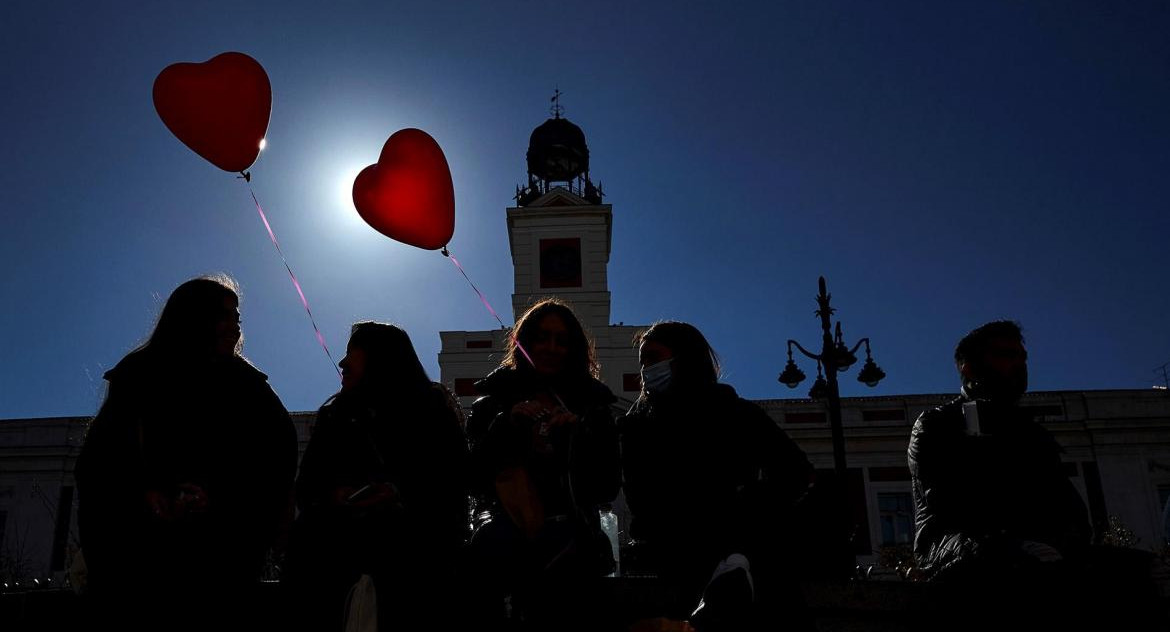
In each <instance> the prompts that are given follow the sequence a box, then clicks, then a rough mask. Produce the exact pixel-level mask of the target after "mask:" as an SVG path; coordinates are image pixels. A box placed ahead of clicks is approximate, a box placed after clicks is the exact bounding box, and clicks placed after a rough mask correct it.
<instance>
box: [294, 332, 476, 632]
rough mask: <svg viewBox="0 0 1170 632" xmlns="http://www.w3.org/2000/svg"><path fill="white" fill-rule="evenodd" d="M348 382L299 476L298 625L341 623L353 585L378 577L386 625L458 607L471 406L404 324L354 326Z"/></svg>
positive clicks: (381, 623) (330, 405)
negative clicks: (454, 596) (431, 366)
mask: <svg viewBox="0 0 1170 632" xmlns="http://www.w3.org/2000/svg"><path fill="white" fill-rule="evenodd" d="M339 366H340V367H341V369H342V382H341V391H340V392H339V393H337V394H336V395H334V396H333V397H331V398H330V399H329V400H328V401H327V402H325V404H324V405H323V406H322V407H321V410H320V411H319V412H318V414H317V424H316V426H315V428H314V430H313V434H312V438H311V439H310V440H309V445H308V447H307V448H306V449H305V455H304V458H303V459H302V461H301V470H300V475H299V476H298V477H297V506H298V507H299V508H300V510H301V514H300V516H299V517H298V520H297V523H296V527H295V529H294V537H293V542H292V545H291V550H290V553H289V560H288V573H287V575H286V579H287V582H288V584H290V587H291V591H290V593H291V594H292V595H293V596H294V597H295V599H294V601H293V603H292V609H293V611H294V614H295V623H294V626H293V627H294V628H296V629H304V630H314V631H321V632H328V631H329V630H340V629H341V626H342V620H343V616H342V614H343V606H344V603H345V597H346V593H347V592H348V590H349V588H350V587H351V586H353V584H354V582H355V581H357V579H358V577H359V576H360V575H362V574H367V575H370V576H371V577H372V578H373V580H374V586H375V590H376V592H377V597H378V627H379V628H380V629H383V630H398V629H408V628H407V627H404V624H405V623H406V622H417V621H418V620H419V619H420V618H421V619H423V620H429V619H431V618H432V617H434V616H435V615H436V614H437V613H438V612H440V610H439V608H440V604H450V603H452V600H451V598H450V591H451V585H452V584H453V580H454V565H455V556H456V554H457V552H458V550H459V548H460V546H461V545H462V544H463V541H464V539H465V535H466V531H467V496H466V491H465V489H464V481H465V476H466V475H465V468H466V459H467V443H466V440H465V438H464V435H463V428H462V422H463V415H462V411H461V409H460V408H459V406H458V404H457V403H456V402H455V400H454V399H453V398H452V397H451V395H450V393H448V392H447V389H446V388H444V387H443V386H442V385H440V384H436V383H434V382H431V381H430V378H428V377H427V374H426V371H425V370H424V369H423V367H422V364H421V363H420V362H419V359H418V355H417V354H416V353H415V350H414V345H412V344H411V341H410V338H409V337H408V336H407V334H406V332H405V331H403V330H402V329H400V328H398V327H396V326H394V325H388V324H383V323H375V322H360V323H357V324H355V325H354V326H353V332H352V334H351V336H350V339H349V347H348V348H347V350H346V355H345V357H344V358H342V360H341V362H340V363H339Z"/></svg>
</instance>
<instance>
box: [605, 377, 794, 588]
mask: <svg viewBox="0 0 1170 632" xmlns="http://www.w3.org/2000/svg"><path fill="white" fill-rule="evenodd" d="M620 428H621V437H622V467H623V476H624V490H625V497H626V503H627V505H628V506H629V509H630V511H631V513H632V515H633V518H632V519H633V522H632V524H631V535H632V536H633V537H634V538H635V539H636V540H638V541H642V542H646V543H648V544H649V545H651V546H652V547H653V548H655V550H657V551H659V552H660V554H661V555H665V556H668V557H672V558H677V557H679V556H684V555H685V556H698V557H703V558H708V559H703V560H696V564H698V565H699V567H702V569H703V572H704V573H707V574H709V573H710V568H713V566H714V563H715V562H716V561H718V560H719V559H722V558H724V557H726V556H727V555H729V554H731V553H748V554H749V555H750V554H751V553H752V552H753V550H754V549H757V548H758V547H759V546H760V545H761V544H762V541H763V540H775V539H776V538H777V537H778V536H777V534H778V533H781V532H782V531H783V530H784V529H785V528H786V526H787V525H786V524H785V521H786V520H791V509H792V507H793V504H794V503H795V502H796V500H797V499H798V498H799V497H800V496H801V495H802V494H803V493H804V492H805V491H806V490H807V489H808V486H809V484H810V482H811V475H812V467H811V465H809V462H808V459H807V458H806V457H805V455H804V452H802V451H801V449H800V448H799V447H798V446H797V445H796V443H794V442H793V441H792V439H790V438H789V437H788V435H787V434H785V433H784V431H783V430H781V429H780V427H779V426H778V425H777V424H776V422H775V421H773V420H772V418H771V417H769V416H768V415H767V413H765V412H764V411H763V410H762V409H761V408H760V407H759V406H756V405H755V404H753V403H752V402H749V401H747V400H745V399H743V398H741V397H739V395H738V394H737V393H736V392H735V389H734V388H732V387H731V386H728V385H726V384H709V385H700V386H693V387H687V388H671V389H670V390H668V391H667V392H666V393H662V394H658V395H651V396H649V397H647V396H643V397H640V398H639V399H638V400H637V401H636V402H635V403H634V405H633V406H632V407H631V408H630V411H629V412H628V413H627V414H626V415H625V416H624V417H623V418H622V419H621V421H620ZM762 523H767V524H762ZM757 530H759V531H760V532H759V533H757V532H756V531H757ZM764 532H767V533H768V534H770V536H769V535H764ZM757 536H762V537H757ZM675 561H678V560H675ZM753 563H754V562H753ZM696 572H699V571H696Z"/></svg>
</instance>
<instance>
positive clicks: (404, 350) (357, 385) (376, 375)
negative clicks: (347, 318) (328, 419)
mask: <svg viewBox="0 0 1170 632" xmlns="http://www.w3.org/2000/svg"><path fill="white" fill-rule="evenodd" d="M337 365H338V366H339V367H341V390H343V391H352V390H363V389H366V388H375V389H382V390H387V391H391V390H392V391H399V390H401V389H403V388H422V387H425V386H428V385H429V384H430V378H428V377H427V372H426V370H425V369H423V366H422V363H421V362H419V359H418V354H417V353H415V351H414V345H413V344H411V342H410V336H408V335H406V332H405V331H403V330H402V328H401V327H398V326H396V325H388V324H386V323H376V322H373V321H368V320H367V321H361V322H358V323H354V325H353V329H351V330H350V334H349V345H348V346H347V347H346V349H345V357H343V358H342V359H341V362H338V363H337Z"/></svg>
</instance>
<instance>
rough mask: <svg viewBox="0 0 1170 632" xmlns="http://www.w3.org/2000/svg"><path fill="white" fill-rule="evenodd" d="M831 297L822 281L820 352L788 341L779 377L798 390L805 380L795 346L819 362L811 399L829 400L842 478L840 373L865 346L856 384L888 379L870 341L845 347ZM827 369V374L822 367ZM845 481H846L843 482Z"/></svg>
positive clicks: (835, 464) (835, 458)
mask: <svg viewBox="0 0 1170 632" xmlns="http://www.w3.org/2000/svg"><path fill="white" fill-rule="evenodd" d="M830 299H832V295H831V294H829V293H828V291H826V289H825V277H821V278H820V294H818V295H817V311H816V315H817V316H818V317H820V319H821V332H822V336H821V352H820V353H813V352H811V351H809V350H808V349H805V348H804V347H802V346H801V345H800V343H799V342H797V341H795V340H789V341H788V364H786V365H784V371H783V372H782V373H780V377H779V378H778V379H779V381H780V383H781V384H784V385H785V386H787V387H788V388H796V386H797V385H798V384H800V383H801V382H802V381H804V378H805V375H804V371H801V370H800V367H798V366H796V363H795V362H793V360H792V347H793V346H795V347H796V348H797V349H799V350H800V352H801V353H803V354H804V355H806V356H808V357H809V358H811V359H813V360H816V362H817V379H816V381H815V382H814V383H813V387H812V388H811V389H810V390H809V392H808V396H809V397H810V398H812V399H827V400H828V406H829V428H830V430H831V432H832V435H833V469H834V470H836V472H837V474H838V475H839V476H841V477H844V476H845V433H844V430H843V429H842V427H841V394H840V390H839V389H838V387H837V373H838V372H840V371H846V370H848V369H849V367H851V366H853V365H854V364H856V363H857V350H858V349H860V348H861V345H863V344H864V345H865V364H864V365H862V367H861V371H860V372H858V374H857V381H858V382H861V383H863V384H865V385H866V386H869V387H873V386H877V383H878V382H880V381H882V378H884V377H886V373H885V371H882V370H881V369H880V368H879V367H878V365H877V364H876V363H874V361H873V356H872V355H871V354H870V350H869V338H862V339H861V340H858V341H857V344H855V345H853V347H852V348H850V347H849V345H847V344H845V337H844V336H843V335H842V334H841V322H840V321H837V326H836V327H835V328H834V327H833V326H832V324H831V323H830V322H829V321H830V318H831V317H832V315H833V312H834V311H836V310H834V309H833V308H832V307H831V306H830V305H829V300H830ZM822 366H823V367H824V374H823V375H822V373H821V367H822ZM842 480H843V479H842Z"/></svg>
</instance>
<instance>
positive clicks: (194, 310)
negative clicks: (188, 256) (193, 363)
mask: <svg viewBox="0 0 1170 632" xmlns="http://www.w3.org/2000/svg"><path fill="white" fill-rule="evenodd" d="M239 297H240V286H239V285H238V284H237V283H236V281H235V279H232V278H231V277H230V276H227V275H226V274H217V275H212V276H204V277H198V278H195V279H191V280H190V281H187V282H185V283H183V284H182V285H180V286H179V287H177V288H175V291H174V292H171V296H170V297H169V298H168V299H167V302H166V304H165V305H163V308H162V312H161V313H160V314H159V316H158V322H157V323H156V324H155V326H154V331H153V332H152V333H151V334H150V339H149V340H147V341H146V344H144V345H143V346H142V348H143V349H149V350H150V351H152V352H157V353H163V354H167V355H176V356H183V357H193V356H195V357H197V356H204V357H217V356H219V357H227V356H232V355H237V354H239V352H240V349H241V347H242V346H243V342H244V337H243V334H242V332H241V330H240V298H239Z"/></svg>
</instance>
